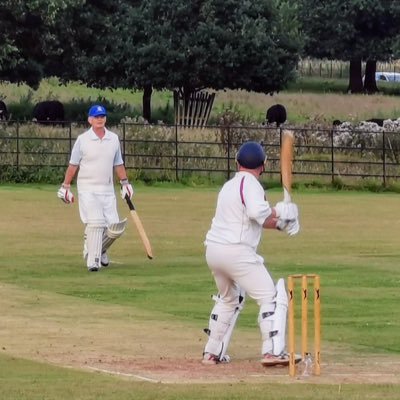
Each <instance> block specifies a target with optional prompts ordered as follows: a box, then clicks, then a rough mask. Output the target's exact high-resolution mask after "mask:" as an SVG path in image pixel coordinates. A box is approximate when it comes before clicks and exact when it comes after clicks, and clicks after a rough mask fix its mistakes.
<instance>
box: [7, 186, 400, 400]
mask: <svg viewBox="0 0 400 400" xmlns="http://www.w3.org/2000/svg"><path fill="white" fill-rule="evenodd" d="M56 190H57V187H54V186H27V185H21V186H17V185H10V186H7V185H2V186H1V187H0V198H1V204H2V210H3V211H2V213H1V218H0V243H1V246H0V290H1V301H0V314H1V324H0V388H1V390H0V392H1V393H0V398H1V399H24V400H25V399H26V400H28V399H29V400H36V399H85V400H86V399H111V400H114V399H115V400H117V399H118V400H121V399H135V400H136V399H138V400H142V399H156V398H159V399H215V398H218V399H230V400H232V399H261V398H268V399H277V400H278V399H279V400H283V399H381V398H385V399H398V393H399V390H400V339H399V335H398V333H399V329H400V322H399V321H400V309H399V307H398V304H399V301H400V292H399V290H398V288H399V285H400V270H399V267H398V265H399V260H400V243H399V237H400V225H399V222H400V221H399V216H398V210H399V195H398V194H395V193H384V194H383V193H381V194H374V193H364V192H333V191H312V190H307V191H299V192H295V193H294V199H295V201H296V202H297V203H298V204H299V207H300V213H301V224H302V231H301V233H300V234H299V235H298V236H296V237H294V238H289V237H287V236H285V235H284V234H282V233H280V232H277V231H276V232H275V231H266V232H265V234H264V237H263V239H262V242H261V245H260V248H259V251H260V254H262V255H263V256H264V257H265V259H266V262H267V264H268V266H269V270H270V272H271V274H272V276H273V277H274V278H275V279H277V278H279V277H281V276H283V277H286V276H287V275H288V274H291V273H319V274H320V275H321V285H322V296H321V297H322V339H323V340H322V375H321V376H320V377H313V376H310V377H307V378H306V377H304V378H303V377H300V378H296V379H293V378H290V377H289V376H288V373H287V372H288V371H287V369H286V368H272V369H263V368H262V367H261V366H260V365H259V362H258V359H259V357H260V356H259V350H260V345H261V341H260V337H259V331H258V326H257V321H256V319H257V309H256V306H255V304H254V302H252V301H251V300H248V301H247V304H246V307H245V309H244V310H243V312H242V314H241V315H240V318H239V321H238V325H237V329H236V330H235V333H234V335H233V339H232V342H231V347H230V351H229V354H230V355H231V357H232V363H231V364H228V365H219V366H216V367H211V368H210V367H205V366H203V365H201V363H200V358H201V352H202V350H203V346H204V343H205V339H206V336H205V334H204V333H203V332H202V329H203V328H204V327H206V326H207V324H208V316H209V312H210V310H211V307H212V305H213V304H212V300H211V298H210V296H211V295H212V294H214V291H215V289H214V283H213V281H212V278H211V275H210V273H209V271H208V269H207V267H206V265H205V261H204V249H203V244H202V243H203V240H204V235H205V233H206V231H207V229H208V227H209V224H210V221H211V218H212V215H213V212H214V206H215V200H216V196H217V192H218V188H217V187H209V188H189V187H181V186H171V185H160V186H153V187H147V186H143V185H137V187H136V196H135V203H136V206H137V210H138V213H139V215H140V217H141V219H142V222H143V224H144V226H145V228H146V230H147V232H148V235H149V237H150V239H151V241H152V245H153V251H154V253H155V258H154V260H151V261H150V260H148V259H147V258H146V256H145V252H144V250H143V248H142V245H141V243H140V241H139V238H138V234H137V232H136V231H135V228H134V226H133V224H132V223H131V221H129V225H128V228H127V231H126V233H125V234H124V236H123V237H122V238H121V239H120V240H118V241H117V242H116V243H115V244H114V245H113V247H112V248H111V251H110V258H111V265H110V267H109V268H107V269H103V270H101V271H100V272H98V273H88V272H87V271H86V269H85V267H84V263H83V260H82V257H81V245H82V233H83V232H82V225H81V223H80V221H79V217H78V207H77V204H74V205H72V206H66V205H64V204H63V203H62V202H61V201H59V200H58V199H57V197H56ZM280 196H281V193H280V191H279V190H278V189H273V190H271V192H270V193H269V198H270V200H271V202H272V203H274V202H275V201H277V200H279V199H280ZM119 209H120V215H121V216H127V215H128V210H127V207H126V205H124V204H123V203H122V200H121V201H120V202H119Z"/></svg>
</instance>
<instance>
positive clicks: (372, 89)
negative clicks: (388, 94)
mask: <svg viewBox="0 0 400 400" xmlns="http://www.w3.org/2000/svg"><path fill="white" fill-rule="evenodd" d="M375 72H376V60H368V61H367V65H366V66H365V79H364V91H365V92H366V93H371V94H372V93H377V92H379V89H378V86H376V80H375Z"/></svg>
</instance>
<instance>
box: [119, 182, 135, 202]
mask: <svg viewBox="0 0 400 400" xmlns="http://www.w3.org/2000/svg"><path fill="white" fill-rule="evenodd" d="M119 183H120V184H121V197H122V198H123V199H125V197H126V196H128V197H129V198H130V199H131V198H132V196H133V193H134V191H133V186H132V185H131V184H130V183H129V181H128V179H121V180H120V181H119Z"/></svg>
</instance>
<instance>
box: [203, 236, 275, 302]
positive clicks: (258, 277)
mask: <svg viewBox="0 0 400 400" xmlns="http://www.w3.org/2000/svg"><path fill="white" fill-rule="evenodd" d="M206 261H207V264H208V267H209V268H210V270H211V272H212V274H213V276H214V279H215V283H216V285H217V289H218V292H219V295H220V299H221V300H222V302H223V303H224V304H225V305H226V306H227V307H230V306H236V305H237V304H238V296H239V291H238V288H237V286H239V287H240V288H241V289H242V290H243V291H245V292H246V294H247V295H248V296H249V297H251V298H252V299H254V300H255V301H256V302H257V304H258V305H259V306H260V307H261V305H263V304H271V303H273V302H274V298H275V294H276V289H275V285H274V282H273V280H272V278H271V275H270V274H269V272H268V270H267V269H266V268H265V266H264V259H263V258H262V257H261V256H259V255H258V254H257V253H256V252H255V251H254V249H252V248H251V247H249V246H243V245H223V244H217V243H215V244H214V243H211V244H210V243H208V244H207V247H206Z"/></svg>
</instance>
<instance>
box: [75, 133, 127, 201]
mask: <svg viewBox="0 0 400 400" xmlns="http://www.w3.org/2000/svg"><path fill="white" fill-rule="evenodd" d="M70 164H72V165H79V172H78V179H77V187H78V191H80V192H95V193H114V166H116V165H121V164H123V160H122V154H121V145H120V142H119V138H118V136H117V135H116V134H115V133H114V132H111V131H109V130H108V129H105V135H104V137H103V138H102V139H100V138H99V137H98V136H97V135H96V134H95V132H94V131H93V129H92V128H90V129H89V130H88V131H86V132H84V133H82V134H81V135H79V136H78V138H77V139H76V142H75V144H74V146H73V148H72V152H71V158H70Z"/></svg>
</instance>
